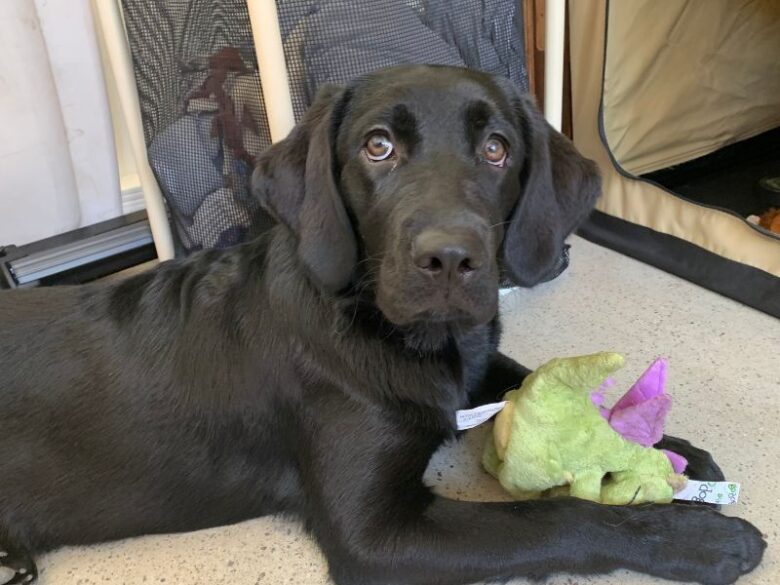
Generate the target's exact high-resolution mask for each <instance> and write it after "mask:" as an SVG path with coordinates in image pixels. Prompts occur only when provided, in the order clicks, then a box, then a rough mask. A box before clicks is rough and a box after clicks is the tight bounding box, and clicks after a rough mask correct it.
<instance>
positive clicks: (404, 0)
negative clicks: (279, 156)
mask: <svg viewBox="0 0 780 585" xmlns="http://www.w3.org/2000/svg"><path fill="white" fill-rule="evenodd" d="M122 4H123V8H124V17H125V24H126V26H127V32H128V37H129V40H130V48H131V52H132V55H133V61H134V66H135V74H136V80H137V84H138V91H139V96H140V101H141V115H142V119H143V125H144V134H145V138H146V144H147V148H148V154H149V162H150V164H151V167H152V169H153V170H154V172H155V175H156V176H157V179H158V181H159V183H160V186H161V188H162V190H163V193H164V196H165V199H166V202H167V204H168V208H169V210H170V213H171V218H172V223H173V226H174V232H175V234H176V236H177V239H178V243H179V250H180V251H181V252H183V253H188V252H191V251H193V250H197V249H201V248H210V247H224V246H229V245H232V244H234V243H237V242H239V241H241V240H243V239H244V238H246V237H248V236H249V235H250V234H251V233H253V231H256V230H253V227H256V226H257V225H258V224H259V223H261V222H260V220H259V219H258V218H259V217H260V215H261V212H259V210H258V209H257V205H256V203H255V202H254V201H253V200H252V198H251V197H250V194H249V190H248V182H249V178H250V177H251V171H252V167H253V164H254V160H255V158H256V157H257V155H258V154H259V153H260V152H262V150H263V149H265V148H267V147H268V146H269V145H270V142H271V141H270V134H269V130H268V120H267V117H266V113H265V107H264V104H263V100H262V87H261V80H260V75H259V73H258V71H257V62H256V58H255V54H254V46H253V42H252V31H251V28H250V25H249V15H248V12H247V8H246V0H154V1H150V0H122ZM277 8H278V12H279V24H280V28H281V32H282V40H283V43H284V51H285V56H286V60H287V68H288V72H289V78H290V90H291V94H292V100H293V108H294V111H295V116H296V119H299V118H300V116H301V115H302V114H303V112H304V111H305V110H306V108H307V107H308V106H309V104H310V103H311V100H312V97H313V96H314V94H315V93H316V90H317V88H318V87H319V86H320V85H321V84H323V83H330V82H337V83H338V82H346V81H348V80H349V79H351V78H352V77H355V76H356V75H360V74H363V73H367V72H369V71H373V70H375V69H378V68H380V67H387V66H390V65H398V64H402V63H434V64H446V65H461V66H466V67H473V68H478V69H482V70H485V71H489V72H491V73H496V74H499V75H504V76H505V77H508V78H510V79H511V80H513V81H514V82H515V83H516V84H518V85H519V86H520V87H522V88H523V89H527V73H526V69H525V57H524V54H523V26H522V9H521V3H520V2H519V0H359V1H358V0H279V1H278V2H277Z"/></svg>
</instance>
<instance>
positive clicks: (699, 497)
mask: <svg viewBox="0 0 780 585" xmlns="http://www.w3.org/2000/svg"><path fill="white" fill-rule="evenodd" d="M739 488H740V486H739V484H738V483H735V482H733V481H696V480H694V479H689V480H688V483H687V484H686V486H685V488H683V490H682V491H680V492H678V493H676V494H674V499H675V500H687V501H689V502H707V503H708V504H723V505H728V504H736V503H737V500H738V499H739Z"/></svg>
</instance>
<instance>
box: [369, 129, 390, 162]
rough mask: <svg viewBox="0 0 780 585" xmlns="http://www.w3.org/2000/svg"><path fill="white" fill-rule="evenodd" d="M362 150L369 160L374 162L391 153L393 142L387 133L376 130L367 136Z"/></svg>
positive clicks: (386, 157) (385, 158)
mask: <svg viewBox="0 0 780 585" xmlns="http://www.w3.org/2000/svg"><path fill="white" fill-rule="evenodd" d="M364 150H365V151H366V156H367V157H368V158H369V160H372V161H374V162H378V161H381V160H387V159H388V158H390V156H391V155H392V154H393V143H392V142H391V141H390V138H388V136H387V134H384V133H381V132H376V133H374V134H372V135H371V136H369V137H368V140H366V145H365V147H364Z"/></svg>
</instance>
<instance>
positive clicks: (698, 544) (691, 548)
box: [637, 505, 766, 585]
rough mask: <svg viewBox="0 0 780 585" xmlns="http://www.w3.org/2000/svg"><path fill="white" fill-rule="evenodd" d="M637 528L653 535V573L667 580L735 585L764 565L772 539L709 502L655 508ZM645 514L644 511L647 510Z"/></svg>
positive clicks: (649, 542) (650, 541) (650, 547)
mask: <svg viewBox="0 0 780 585" xmlns="http://www.w3.org/2000/svg"><path fill="white" fill-rule="evenodd" d="M646 512H648V513H649V514H650V516H649V517H648V516H645V517H644V518H643V520H642V522H641V523H640V524H641V526H637V528H638V529H639V534H644V535H652V536H651V537H650V538H647V539H646V540H645V542H646V543H647V546H648V550H647V551H646V552H648V553H649V557H648V559H649V566H648V567H647V569H648V572H649V573H651V574H654V575H657V576H659V577H664V578H666V579H673V580H677V581H689V582H695V583H702V584H703V585H729V584H730V583H734V582H735V581H736V580H737V579H738V578H739V577H741V576H742V575H744V574H746V573H749V572H750V571H752V570H753V569H755V568H756V566H758V564H759V563H760V562H761V559H762V557H763V555H764V549H765V548H766V541H765V540H764V538H763V536H762V534H761V532H759V530H758V529H757V528H756V527H755V526H753V525H752V524H750V523H749V522H747V521H745V520H742V519H741V518H733V517H728V516H723V515H721V514H720V513H718V512H716V511H714V510H712V509H710V508H706V507H703V506H695V507H694V506H679V505H671V506H651V507H650V508H649V509H647V510H646ZM643 516H644V514H643Z"/></svg>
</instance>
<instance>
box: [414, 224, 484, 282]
mask: <svg viewBox="0 0 780 585" xmlns="http://www.w3.org/2000/svg"><path fill="white" fill-rule="evenodd" d="M483 249H484V246H483V245H482V242H481V240H480V239H479V237H478V236H477V235H476V234H473V233H470V232H452V233H449V232H447V231H444V230H427V231H424V232H423V233H421V234H420V235H418V236H417V237H416V238H415V240H414V244H413V246H412V255H413V261H414V263H415V265H416V266H417V267H418V268H419V269H420V270H421V271H422V272H424V273H425V274H427V275H429V276H431V277H432V278H436V279H440V280H441V281H442V282H451V281H453V280H456V279H462V278H465V277H467V276H468V275H470V274H471V273H472V272H474V271H476V270H479V269H480V268H481V267H482V265H483V264H484V260H485V256H484V251H483Z"/></svg>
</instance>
